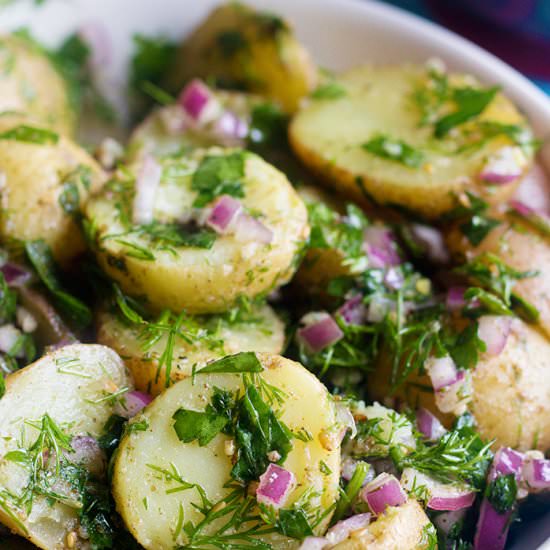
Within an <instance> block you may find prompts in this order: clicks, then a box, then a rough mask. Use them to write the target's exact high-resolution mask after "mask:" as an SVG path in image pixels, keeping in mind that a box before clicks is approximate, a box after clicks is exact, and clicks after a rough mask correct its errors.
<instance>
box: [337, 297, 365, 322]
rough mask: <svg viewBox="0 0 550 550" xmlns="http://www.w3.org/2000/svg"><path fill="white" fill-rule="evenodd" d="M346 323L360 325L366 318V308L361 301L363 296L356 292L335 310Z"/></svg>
mask: <svg viewBox="0 0 550 550" xmlns="http://www.w3.org/2000/svg"><path fill="white" fill-rule="evenodd" d="M336 313H337V314H338V315H340V317H342V319H343V320H344V321H345V323H346V324H347V325H362V324H363V323H364V322H365V321H366V318H367V309H366V307H365V304H364V303H363V296H362V295H361V294H356V295H355V296H353V297H351V298H350V299H349V300H347V301H346V302H344V304H343V305H342V306H341V307H340V308H339V309H338V310H337V311H336Z"/></svg>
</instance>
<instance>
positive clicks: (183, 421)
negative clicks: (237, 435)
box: [172, 408, 229, 447]
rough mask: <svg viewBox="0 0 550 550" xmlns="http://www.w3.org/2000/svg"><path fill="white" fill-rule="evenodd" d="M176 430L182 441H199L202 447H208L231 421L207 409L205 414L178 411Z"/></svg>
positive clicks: (175, 417) (176, 414)
mask: <svg viewBox="0 0 550 550" xmlns="http://www.w3.org/2000/svg"><path fill="white" fill-rule="evenodd" d="M172 418H173V419H174V421H175V422H174V430H175V431H176V434H177V436H178V438H179V440H180V441H182V442H183V443H190V442H191V441H195V440H197V441H198V442H199V445H200V446H201V447H204V446H205V445H208V443H210V441H212V440H213V439H214V438H215V437H216V436H217V435H218V434H219V433H220V432H221V431H222V430H223V429H224V428H225V426H226V425H227V423H228V421H229V419H228V418H227V417H226V416H223V415H220V414H217V413H216V412H214V411H212V410H208V409H206V411H204V412H199V411H191V410H187V409H183V408H182V409H178V410H177V411H176V412H175V413H174V416H173V417H172Z"/></svg>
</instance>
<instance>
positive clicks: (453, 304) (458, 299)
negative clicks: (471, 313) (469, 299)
mask: <svg viewBox="0 0 550 550" xmlns="http://www.w3.org/2000/svg"><path fill="white" fill-rule="evenodd" d="M465 292H466V288H465V287H463V286H452V287H451V288H450V289H449V290H448V291H447V301H446V303H447V309H448V310H449V311H457V310H460V309H462V308H463V307H464V306H465V305H466V300H465V299H464V293H465Z"/></svg>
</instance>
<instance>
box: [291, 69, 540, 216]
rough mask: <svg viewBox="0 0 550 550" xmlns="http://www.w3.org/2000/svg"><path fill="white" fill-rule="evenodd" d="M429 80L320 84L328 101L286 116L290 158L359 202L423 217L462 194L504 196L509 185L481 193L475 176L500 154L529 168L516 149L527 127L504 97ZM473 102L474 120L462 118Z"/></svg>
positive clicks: (466, 82)
mask: <svg viewBox="0 0 550 550" xmlns="http://www.w3.org/2000/svg"><path fill="white" fill-rule="evenodd" d="M435 74H436V73H434V72H433V71H428V70H427V69H426V68H424V67H421V66H388V67H372V66H366V67H359V68H357V69H354V70H352V71H350V72H348V73H345V74H344V75H342V76H340V77H338V78H337V79H336V80H335V81H334V82H332V83H331V84H329V86H331V88H327V90H329V91H330V94H328V93H327V94H326V95H325V96H323V95H322V94H317V95H314V96H313V97H312V98H310V101H309V102H308V104H307V105H305V106H304V107H303V108H302V109H301V110H300V111H299V112H298V113H297V114H296V115H295V117H294V119H293V120H292V122H291V125H290V129H289V137H290V142H291V145H292V147H293V149H294V151H295V153H296V154H297V155H298V157H300V158H301V160H302V161H303V162H304V164H306V166H308V167H309V168H311V169H312V170H313V171H314V172H316V173H317V175H318V176H319V177H320V178H322V179H324V180H325V182H326V183H327V184H328V185H329V186H331V187H332V188H334V189H336V190H339V191H341V192H343V193H345V194H347V195H348V196H349V197H351V198H352V199H354V200H356V201H358V202H362V203H365V204H366V205H370V206H372V205H373V204H379V205H388V206H396V207H402V208H404V209H407V211H412V212H414V213H416V214H420V215H421V216H424V217H425V218H428V219H437V218H438V217H439V216H440V215H441V214H442V213H444V212H445V211H447V210H449V209H451V208H452V207H453V205H454V202H453V194H456V193H459V192H461V191H463V190H470V191H476V192H478V193H479V194H481V195H484V196H486V198H487V200H489V201H491V202H494V203H499V202H501V201H502V200H505V199H507V198H509V197H510V196H511V195H512V193H513V191H514V188H515V185H514V184H513V183H511V184H509V185H500V186H498V185H490V184H489V183H488V182H486V181H483V180H482V173H484V172H483V170H484V168H485V166H486V165H487V164H488V163H489V162H490V161H492V160H494V158H495V157H497V156H498V155H501V154H504V153H510V154H513V156H514V159H515V160H517V164H518V169H519V170H521V171H526V170H527V169H528V167H529V164H530V163H531V160H532V152H531V151H527V152H526V151H524V149H525V148H522V147H520V140H524V139H530V138H528V137H525V136H528V134H529V130H528V128H527V125H526V124H527V123H526V122H525V120H524V119H523V118H522V116H521V115H520V114H519V112H518V111H517V110H516V108H515V107H514V105H513V104H512V103H511V102H510V101H509V100H508V99H507V98H506V97H504V96H503V95H502V94H499V93H496V91H495V90H491V89H487V90H485V89H482V88H480V87H479V84H478V83H477V82H475V81H474V80H473V79H472V78H471V77H466V76H461V75H449V76H447V75H444V74H439V73H437V75H438V76H434V75H435ZM438 86H439V88H438ZM437 89H439V90H440V92H441V94H437V93H436V92H435V91H434V90H437ZM441 89H443V90H444V91H441ZM445 94H446V95H445ZM442 97H443V99H442ZM474 102H477V111H475V113H476V116H474V115H473V114H472V112H474V111H471V112H470V114H469V115H468V112H469V111H468V109H471V108H473V103H474ZM480 111H481V112H480ZM510 126H512V127H514V128H516V129H515V130H514V132H517V135H516V134H513V135H510V131H509V128H510ZM522 128H523V129H522ZM522 132H523V133H522ZM520 134H521V136H523V137H521V136H520ZM516 157H517V159H516ZM483 177H488V176H483ZM518 180H519V178H518Z"/></svg>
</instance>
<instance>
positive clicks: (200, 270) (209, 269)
mask: <svg viewBox="0 0 550 550" xmlns="http://www.w3.org/2000/svg"><path fill="white" fill-rule="evenodd" d="M225 154H228V150H221V149H208V150H197V151H195V152H194V153H193V155H192V156H191V157H186V159H187V160H188V162H189V166H191V167H196V166H197V164H198V162H199V161H200V159H202V158H203V157H204V156H207V155H225ZM244 154H245V158H246V160H245V177H244V181H243V186H244V189H245V197H244V198H242V199H241V202H242V204H243V206H244V207H245V208H249V209H252V210H255V211H259V212H261V214H262V216H263V217H262V220H263V222H264V223H265V224H266V225H267V226H268V227H269V228H270V229H271V230H272V231H273V241H272V242H271V243H270V244H263V243H259V242H249V243H243V242H240V241H238V240H237V239H236V238H235V237H234V236H232V235H223V236H218V237H217V238H216V241H215V242H214V244H213V246H212V248H210V249H199V248H193V247H183V246H182V247H178V248H177V250H176V252H177V256H176V257H174V255H173V254H172V253H171V252H170V251H166V250H158V251H157V250H155V253H154V256H155V260H154V261H148V260H144V259H141V258H136V257H132V256H130V255H128V254H127V249H125V247H124V245H122V244H120V242H118V241H117V240H116V239H108V240H105V239H104V237H105V235H108V234H117V233H120V232H121V231H127V228H126V227H125V226H123V225H122V224H121V222H120V220H119V219H118V213H117V210H116V208H115V204H114V203H115V202H116V197H115V199H113V195H112V194H111V191H109V190H104V191H103V192H102V193H101V194H99V195H96V196H95V197H94V198H93V199H92V200H90V201H89V202H88V204H87V206H86V216H87V217H88V219H89V220H90V222H92V223H95V224H96V225H97V228H98V231H97V234H96V255H97V258H98V261H99V263H100V265H101V267H102V268H103V270H104V271H105V272H106V273H107V274H108V275H109V276H110V277H112V278H113V279H114V280H115V281H116V282H118V283H119V284H120V286H121V287H122V289H123V290H124V291H125V292H126V293H127V294H131V295H135V296H142V297H145V298H146V299H147V303H148V305H149V307H150V309H151V310H152V311H157V312H158V311H160V310H163V309H171V310H173V311H177V312H179V311H182V310H186V311H187V312H188V313H191V314H199V313H216V312H222V311H225V310H227V309H229V308H230V307H231V306H232V305H233V304H234V303H235V301H236V300H237V299H238V298H239V296H245V297H250V298H252V297H256V296H258V295H260V294H263V293H267V292H269V291H270V290H271V289H273V288H276V287H278V286H280V285H281V284H284V283H285V282H287V281H288V280H289V279H290V278H291V276H292V275H293V273H294V270H295V267H296V266H295V265H294V258H295V256H296V254H297V253H298V252H299V250H300V248H301V246H302V245H303V243H304V242H305V240H306V239H307V236H308V234H309V226H308V224H307V212H306V208H305V206H304V204H303V202H302V201H301V199H300V198H299V196H298V195H297V194H296V192H295V191H294V189H293V188H292V186H291V185H290V183H289V182H288V180H287V179H286V177H285V176H284V174H282V173H281V172H279V171H278V170H277V169H276V168H274V167H273V166H271V165H269V164H267V163H266V162H265V161H263V160H262V159H261V158H260V157H258V156H257V155H254V154H252V153H244ZM187 160H186V162H187ZM190 177H191V176H189V178H188V180H185V181H184V182H183V183H177V184H176V185H170V184H166V186H165V187H163V186H164V184H163V183H161V186H160V187H159V191H158V193H157V196H160V197H161V198H162V200H163V204H167V203H168V202H170V203H171V206H170V207H172V205H175V208H176V209H179V211H178V214H181V215H184V214H186V213H188V212H189V211H190V210H191V209H192V203H193V200H194V198H195V195H196V192H195V191H192V190H191V189H190ZM161 190H162V191H161ZM158 201H159V199H158V198H157V203H158ZM163 212H164V210H163ZM170 215H171V214H170ZM129 238H130V237H126V239H129ZM137 239H138V238H137V237H136V238H135V240H136V244H140V245H141V246H143V247H148V246H150V245H149V242H146V241H143V240H140V241H139V242H137Z"/></svg>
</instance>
